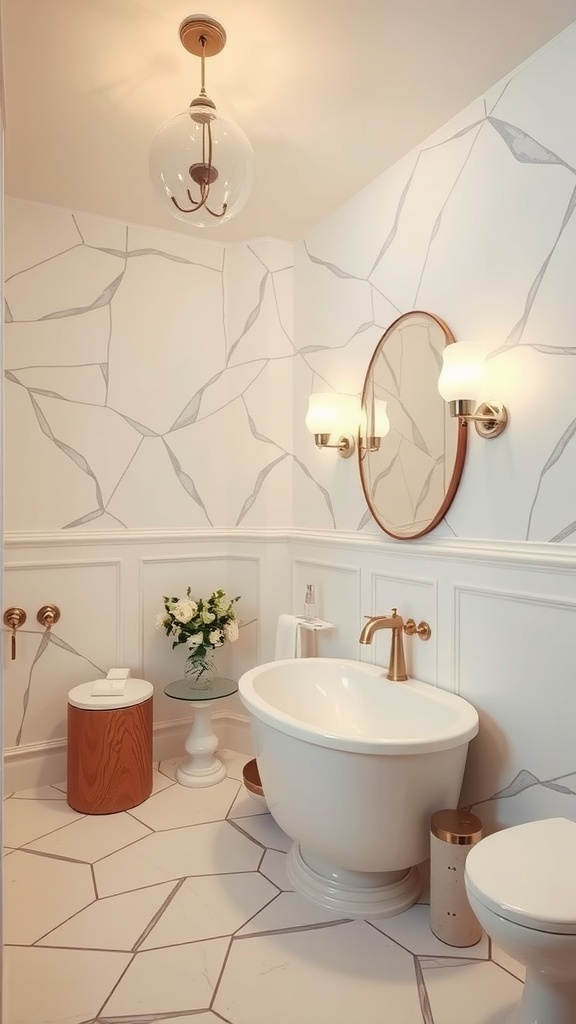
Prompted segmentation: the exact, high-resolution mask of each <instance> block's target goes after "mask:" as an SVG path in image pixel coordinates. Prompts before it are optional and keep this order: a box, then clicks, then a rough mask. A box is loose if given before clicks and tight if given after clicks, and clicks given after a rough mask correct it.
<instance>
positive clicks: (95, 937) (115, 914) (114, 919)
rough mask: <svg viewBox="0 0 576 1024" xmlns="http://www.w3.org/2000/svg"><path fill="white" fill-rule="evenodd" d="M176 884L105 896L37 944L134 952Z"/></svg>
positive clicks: (153, 886)
mask: <svg viewBox="0 0 576 1024" xmlns="http://www.w3.org/2000/svg"><path fill="white" fill-rule="evenodd" d="M178 885H179V883H178V882H162V884H161V885H152V886H149V887H148V888H146V889H136V890H135V891H134V892H124V893H121V895H120V896H105V897H104V899H101V900H97V901H96V902H95V903H91V904H90V906H89V907H86V909H85V910H81V911H80V913H78V914H75V915H74V917H71V918H70V919H69V920H68V921H65V922H64V924H62V925H60V927H59V928H55V929H54V930H53V931H51V932H49V933H48V934H47V935H46V936H45V937H44V938H43V939H41V940H40V942H39V943H38V945H40V946H67V947H74V948H76V949H113V950H124V951H125V952H128V951H130V950H133V949H134V947H135V946H136V944H137V942H138V940H139V939H140V937H141V936H142V935H143V934H145V933H146V931H147V930H148V928H149V927H151V926H152V927H153V925H154V922H155V921H156V918H157V917H158V916H159V915H160V912H161V910H162V907H163V906H164V904H165V903H166V901H167V900H168V898H169V896H170V894H171V893H172V892H174V889H175V888H176V887H177V886H178Z"/></svg>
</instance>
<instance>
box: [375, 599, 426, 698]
mask: <svg viewBox="0 0 576 1024" xmlns="http://www.w3.org/2000/svg"><path fill="white" fill-rule="evenodd" d="M366 618H367V619H368V622H367V623H366V625H365V626H364V629H363V630H362V632H361V634H360V643H361V644H371V643H372V637H373V636H374V633H376V631H377V630H378V629H391V630H392V642H391V645H390V662H389V665H388V673H387V678H388V679H392V680H393V681H394V682H395V683H402V682H404V681H405V680H406V679H408V676H407V674H406V659H405V658H404V633H406V634H407V635H408V636H413V635H414V633H416V635H417V636H419V637H420V639H421V640H429V639H430V637H431V635H432V630H431V629H430V626H429V625H428V623H427V622H419V623H418V625H416V622H415V621H414V619H406V622H404V619H403V618H402V616H401V615H398V609H397V608H393V609H392V614H391V615H367V616H366Z"/></svg>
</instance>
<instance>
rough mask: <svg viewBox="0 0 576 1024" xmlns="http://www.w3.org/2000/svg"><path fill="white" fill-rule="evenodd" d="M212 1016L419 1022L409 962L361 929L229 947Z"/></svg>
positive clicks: (289, 1023) (249, 1023)
mask: <svg viewBox="0 0 576 1024" xmlns="http://www.w3.org/2000/svg"><path fill="white" fill-rule="evenodd" d="M213 1009H214V1010H216V1011H217V1012H218V1013H221V1014H222V1016H223V1017H224V1018H225V1019H226V1020H231V1021H234V1024H270V1021H274V1024H293V1022H294V1021H299V1022H301V1024H318V1022H320V1021H322V1022H323V1021H330V1024H350V1021H351V1020H361V1021H362V1024H382V1021H397V1022H408V1021H410V1022H413V1021H414V1022H416V1021H418V1020H420V1019H421V1016H422V1014H421V1009H420V1000H419V997H418V990H417V987H416V984H415V978H414V960H413V957H412V956H411V955H410V953H407V952H406V951H405V950H403V949H400V948H399V947H398V946H397V945H396V944H395V943H393V942H391V941H390V940H389V939H387V938H386V937H385V936H384V935H381V934H380V933H379V932H377V931H375V929H374V928H371V927H370V925H368V924H366V923H365V922H364V921H354V922H352V923H350V924H340V925H338V924H337V925H333V926H330V927H321V928H311V929H309V930H307V931H298V932H289V933H284V934H275V935H267V936H263V937H255V938H236V939H233V940H232V948H231V950H230V954H229V957H228V960H227V961H226V967H225V970H224V972H223V976H222V981H221V983H220V985H219V988H218V991H217V993H216V998H215V1000H214V1004H213ZM438 1019H439V1020H440V1019H441V1018H438Z"/></svg>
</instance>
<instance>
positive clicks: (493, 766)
mask: <svg viewBox="0 0 576 1024" xmlns="http://www.w3.org/2000/svg"><path fill="white" fill-rule="evenodd" d="M455 607H456V610H457V620H456V624H455V626H456V628H455V635H456V636H457V638H458V643H457V652H456V659H455V660H456V680H457V690H458V692H459V693H460V694H461V695H462V696H463V697H465V698H466V699H467V700H469V701H470V702H471V703H472V704H474V706H475V707H476V708H477V709H478V712H479V714H480V718H481V728H480V733H479V735H478V737H477V739H476V740H475V741H474V743H473V744H472V748H471V751H470V756H469V762H468V770H467V776H466V782H465V786H464V789H463V794H462V796H463V800H464V801H465V802H466V803H467V804H472V805H473V806H474V807H475V809H477V811H478V813H480V814H481V815H482V816H483V817H486V824H487V826H488V828H489V829H490V830H493V829H494V828H495V827H500V828H501V827H503V826H508V825H513V824H517V823H519V822H521V821H525V820H526V813H527V808H528V807H529V806H533V807H534V812H533V813H534V817H538V816H539V815H540V814H541V815H542V816H548V817H549V816H550V815H551V814H553V813H559V814H568V815H569V816H570V815H571V814H572V815H574V814H575V812H576V786H575V785H574V783H575V782H576V756H575V747H574V722H575V721H576V685H575V684H574V676H575V666H576V601H572V602H567V601H565V600H559V599H557V598H556V597H555V596H553V595H545V594H539V595H536V594H533V593H522V592H517V591H509V590H505V589H502V590H500V589H495V588H494V589H492V590H488V589H484V588H474V587H462V586H459V587H456V588H455ZM553 795H554V797H555V799H554V808H555V810H553V809H552V805H551V803H550V798H551V796H553ZM535 798H536V802H534V801H535ZM486 801H487V802H486ZM537 808H539V809H540V810H537Z"/></svg>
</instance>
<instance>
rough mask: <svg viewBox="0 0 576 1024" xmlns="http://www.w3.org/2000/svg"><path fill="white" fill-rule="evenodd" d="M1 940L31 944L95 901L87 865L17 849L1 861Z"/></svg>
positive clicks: (90, 873)
mask: <svg viewBox="0 0 576 1024" xmlns="http://www.w3.org/2000/svg"><path fill="white" fill-rule="evenodd" d="M4 893H5V908H6V909H5V922H4V941H5V942H7V943H16V944H31V943H33V942H36V941H37V939H39V938H41V936H43V935H45V934H46V932H48V931H51V929H52V928H55V927H56V925H59V924H61V923H62V922H63V921H65V920H66V919H67V918H68V917H70V916H71V915H72V914H76V913H77V912H78V911H79V910H82V909H83V908H84V907H86V906H88V904H89V903H92V902H93V901H94V900H95V899H96V893H95V892H94V883H93V881H92V872H91V870H90V868H89V866H88V865H87V864H74V863H72V862H70V861H64V860H56V859H55V858H53V857H43V856H42V855H41V854H33V853H22V852H21V851H20V850H17V851H16V852H15V853H13V854H12V856H11V857H7V858H6V860H5V862H4Z"/></svg>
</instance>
